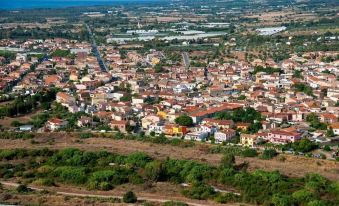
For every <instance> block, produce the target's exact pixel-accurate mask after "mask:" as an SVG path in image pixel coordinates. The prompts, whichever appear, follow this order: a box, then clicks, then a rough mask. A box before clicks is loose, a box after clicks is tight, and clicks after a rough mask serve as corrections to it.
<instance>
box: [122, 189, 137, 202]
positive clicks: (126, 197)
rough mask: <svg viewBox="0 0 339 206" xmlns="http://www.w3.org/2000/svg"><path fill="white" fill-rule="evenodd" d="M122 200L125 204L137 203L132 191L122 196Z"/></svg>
mask: <svg viewBox="0 0 339 206" xmlns="http://www.w3.org/2000/svg"><path fill="white" fill-rule="evenodd" d="M122 200H123V201H124V202H125V203H136V202H137V201H138V199H137V196H136V195H135V194H134V192H132V191H128V192H126V193H125V194H124V196H123V198H122Z"/></svg>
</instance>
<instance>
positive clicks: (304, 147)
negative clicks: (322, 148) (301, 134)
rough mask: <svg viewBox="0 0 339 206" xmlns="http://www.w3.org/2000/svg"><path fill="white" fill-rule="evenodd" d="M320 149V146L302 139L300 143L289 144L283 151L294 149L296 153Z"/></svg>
mask: <svg viewBox="0 0 339 206" xmlns="http://www.w3.org/2000/svg"><path fill="white" fill-rule="evenodd" d="M317 148H318V145H317V144H315V143H314V142H311V141H310V140H309V139H301V140H300V141H296V142H294V143H288V144H286V145H284V146H283V148H282V149H283V150H288V149H293V150H294V151H296V152H303V153H306V152H311V151H312V150H315V149H317Z"/></svg>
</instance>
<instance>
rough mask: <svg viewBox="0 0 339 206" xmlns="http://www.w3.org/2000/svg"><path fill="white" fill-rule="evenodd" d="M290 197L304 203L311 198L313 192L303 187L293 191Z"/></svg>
mask: <svg viewBox="0 0 339 206" xmlns="http://www.w3.org/2000/svg"><path fill="white" fill-rule="evenodd" d="M292 197H293V198H294V199H295V200H296V201H297V202H299V203H306V202H309V201H311V200H312V199H313V193H312V192H310V191H308V190H304V189H303V190H298V191H295V192H294V193H293V194H292Z"/></svg>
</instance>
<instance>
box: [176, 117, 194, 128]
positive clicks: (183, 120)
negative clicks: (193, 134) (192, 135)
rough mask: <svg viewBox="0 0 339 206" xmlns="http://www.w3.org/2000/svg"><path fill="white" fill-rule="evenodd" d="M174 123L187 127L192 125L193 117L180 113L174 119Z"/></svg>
mask: <svg viewBox="0 0 339 206" xmlns="http://www.w3.org/2000/svg"><path fill="white" fill-rule="evenodd" d="M175 123H177V124H179V125H181V126H187V127H188V126H192V125H193V119H192V118H191V117H190V116H187V115H181V116H179V117H177V118H176V119H175Z"/></svg>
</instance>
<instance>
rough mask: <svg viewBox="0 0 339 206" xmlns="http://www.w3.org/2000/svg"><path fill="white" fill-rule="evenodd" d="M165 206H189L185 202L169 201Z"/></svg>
mask: <svg viewBox="0 0 339 206" xmlns="http://www.w3.org/2000/svg"><path fill="white" fill-rule="evenodd" d="M164 206H188V204H186V203H184V202H175V201H169V202H165V203H164Z"/></svg>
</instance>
